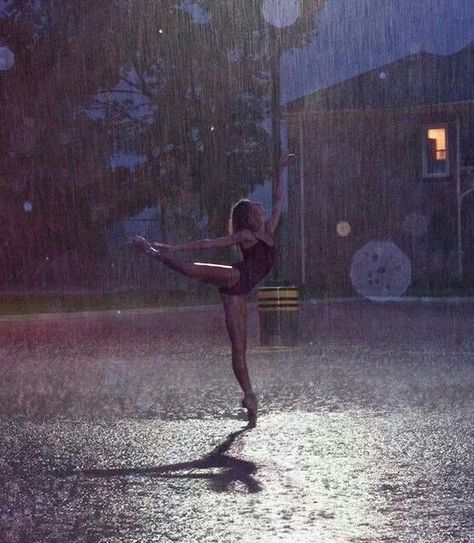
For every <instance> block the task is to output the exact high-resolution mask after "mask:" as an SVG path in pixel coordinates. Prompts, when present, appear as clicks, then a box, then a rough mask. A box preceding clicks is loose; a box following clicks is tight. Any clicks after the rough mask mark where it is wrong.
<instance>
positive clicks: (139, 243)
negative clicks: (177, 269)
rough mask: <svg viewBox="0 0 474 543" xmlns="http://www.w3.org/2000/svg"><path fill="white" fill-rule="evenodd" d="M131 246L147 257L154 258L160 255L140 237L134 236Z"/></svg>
mask: <svg viewBox="0 0 474 543" xmlns="http://www.w3.org/2000/svg"><path fill="white" fill-rule="evenodd" d="M133 244H134V245H135V247H136V248H137V249H139V250H140V251H142V253H145V254H146V255H148V256H151V257H154V258H156V257H158V255H159V254H160V253H159V251H157V250H156V249H155V248H154V247H153V245H152V244H151V243H150V242H149V241H148V240H146V239H145V238H144V237H142V236H135V237H134V238H133Z"/></svg>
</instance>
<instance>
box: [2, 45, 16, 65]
mask: <svg viewBox="0 0 474 543" xmlns="http://www.w3.org/2000/svg"><path fill="white" fill-rule="evenodd" d="M14 64H15V55H14V54H13V53H12V51H11V49H10V48H9V47H6V46H5V45H4V46H2V47H0V70H3V71H5V70H9V69H10V68H12V67H13V65H14Z"/></svg>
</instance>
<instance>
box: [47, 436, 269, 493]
mask: <svg viewBox="0 0 474 543" xmlns="http://www.w3.org/2000/svg"><path fill="white" fill-rule="evenodd" d="M247 430H249V428H248V427H246V428H243V429H242V430H238V431H237V432H232V433H231V434H230V435H229V436H228V437H227V439H226V440H225V441H224V442H223V443H221V444H220V445H218V446H217V447H216V448H215V449H213V450H212V451H211V452H210V453H209V454H207V455H206V456H203V457H202V458H198V459H196V460H191V461H189V462H178V463H176V464H165V465H162V466H156V467H150V468H111V469H86V470H67V471H58V472H56V473H55V475H56V476H58V477H71V476H73V475H82V476H83V477H117V476H123V475H138V476H147V477H161V478H185V479H209V482H210V487H211V489H212V490H214V491H215V492H226V491H229V490H231V485H232V484H233V483H237V482H239V481H240V482H241V483H243V484H244V485H245V486H246V487H247V491H248V492H260V490H262V487H261V485H260V483H259V482H258V481H257V480H256V479H255V478H254V476H255V473H256V472H257V469H258V468H257V465H256V464H255V463H254V462H249V461H248V460H242V459H240V458H236V457H235V456H230V455H228V454H226V453H227V451H228V450H229V448H230V447H231V445H232V444H233V443H234V441H235V439H236V438H237V436H239V435H240V434H243V433H244V432H246V431H247ZM212 468H222V471H220V472H219V473H195V470H206V469H212ZM187 471H189V472H190V473H180V472H187Z"/></svg>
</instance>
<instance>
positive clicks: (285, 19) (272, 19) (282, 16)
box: [262, 0, 300, 28]
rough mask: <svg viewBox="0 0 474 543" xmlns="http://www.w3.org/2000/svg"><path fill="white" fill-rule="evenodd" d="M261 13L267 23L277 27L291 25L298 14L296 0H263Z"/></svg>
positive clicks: (298, 7) (297, 2) (298, 4)
mask: <svg viewBox="0 0 474 543" xmlns="http://www.w3.org/2000/svg"><path fill="white" fill-rule="evenodd" d="M262 15H263V17H264V19H265V21H267V23H268V24H271V25H272V26H276V27H277V28H284V27H286V26H290V25H292V24H293V23H294V22H295V21H296V19H298V17H299V16H300V3H299V1H298V0H265V1H264V2H263V5H262Z"/></svg>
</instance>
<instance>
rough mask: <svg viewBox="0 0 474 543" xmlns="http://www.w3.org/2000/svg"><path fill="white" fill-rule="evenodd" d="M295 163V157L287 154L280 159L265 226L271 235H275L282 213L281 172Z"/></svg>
mask: <svg viewBox="0 0 474 543" xmlns="http://www.w3.org/2000/svg"><path fill="white" fill-rule="evenodd" d="M295 161H296V155H294V154H293V153H289V154H287V155H284V156H282V157H281V158H280V161H279V163H278V164H279V171H278V178H277V179H276V185H275V197H274V200H273V206H272V214H271V216H270V218H269V219H268V220H267V223H266V226H267V228H268V229H269V230H270V232H271V233H272V234H274V233H275V230H276V229H277V226H278V223H279V221H280V217H281V213H282V211H283V189H282V186H281V180H282V176H283V170H284V169H285V168H286V167H287V166H288V165H289V164H294V163H295Z"/></svg>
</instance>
